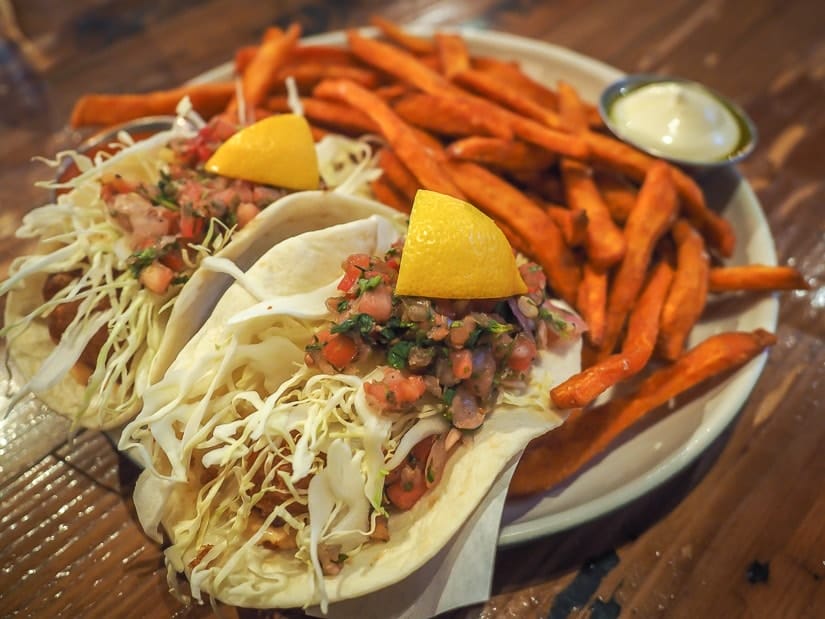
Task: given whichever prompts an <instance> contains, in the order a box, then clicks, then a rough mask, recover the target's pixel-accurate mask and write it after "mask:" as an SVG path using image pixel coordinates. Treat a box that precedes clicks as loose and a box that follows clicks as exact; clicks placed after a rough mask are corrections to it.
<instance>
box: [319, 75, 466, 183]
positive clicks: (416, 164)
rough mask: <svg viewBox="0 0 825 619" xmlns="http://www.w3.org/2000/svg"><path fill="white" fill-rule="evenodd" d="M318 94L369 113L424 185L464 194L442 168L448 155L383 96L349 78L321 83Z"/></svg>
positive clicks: (405, 163) (323, 97) (402, 159)
mask: <svg viewBox="0 0 825 619" xmlns="http://www.w3.org/2000/svg"><path fill="white" fill-rule="evenodd" d="M314 94H315V95H316V96H318V97H320V98H322V99H325V98H328V99H337V100H339V101H344V102H346V103H347V104H349V105H351V106H352V107H354V108H357V109H360V110H362V111H363V112H364V113H365V114H366V115H367V116H369V117H370V118H371V119H372V121H373V122H374V123H375V124H376V125H378V128H379V129H380V131H381V135H383V136H384V138H385V139H386V140H387V141H388V142H389V143H390V145H391V146H392V148H393V150H394V151H395V154H396V155H398V158H399V159H401V161H403V162H404V165H406V166H407V168H409V170H410V171H411V172H412V173H413V174H414V175H415V177H416V178H417V179H418V181H419V183H421V186H422V187H424V188H426V189H432V190H433V191H439V192H441V193H445V194H448V195H451V196H455V197H457V198H463V197H464V194H463V193H462V192H461V191H460V190H459V188H458V187H457V186H456V184H455V183H454V182H453V181H452V180H451V179H450V177H449V176H448V175H447V174H446V173H445V172H444V170H443V168H442V162H441V161H440V159H444V160H446V159H447V157H446V155H444V154H443V152H441V153H438V152H433V151H431V150H430V149H428V148H427V147H426V146H424V145H423V144H422V143H421V142H420V141H419V140H418V138H417V137H416V134H415V133H414V131H413V129H412V127H410V126H409V125H407V123H405V122H404V121H403V120H401V118H399V117H398V115H397V114H396V113H395V112H393V111H392V109H391V108H390V107H389V106H388V105H387V104H386V103H385V102H384V101H383V100H382V99H381V98H380V97H377V96H375V95H374V94H373V93H371V92H370V91H368V90H366V89H364V88H361V87H360V86H359V85H358V84H355V83H354V82H350V81H348V80H325V81H323V82H321V83H320V84H318V86H317V87H316V88H315V92H314Z"/></svg>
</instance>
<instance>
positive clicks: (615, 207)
mask: <svg viewBox="0 0 825 619" xmlns="http://www.w3.org/2000/svg"><path fill="white" fill-rule="evenodd" d="M593 180H594V181H595V182H596V187H598V189H599V193H600V194H601V196H602V199H603V200H604V203H605V204H606V205H607V209H608V210H609V211H610V216H611V217H613V221H615V222H616V223H619V224H623V223H624V222H626V221H627V217H628V215H630V211H631V210H633V207H634V206H635V205H636V199H637V197H638V195H639V189H638V187H636V186H635V185H634V184H633V183H631V182H630V181H629V180H627V179H626V178H625V177H623V176H620V175H618V174H614V173H612V172H607V171H605V170H599V169H596V170H594V173H593Z"/></svg>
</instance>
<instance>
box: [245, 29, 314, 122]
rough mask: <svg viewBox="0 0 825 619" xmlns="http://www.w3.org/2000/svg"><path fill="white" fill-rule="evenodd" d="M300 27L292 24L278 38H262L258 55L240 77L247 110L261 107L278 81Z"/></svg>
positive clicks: (295, 41) (295, 42)
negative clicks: (279, 71)
mask: <svg viewBox="0 0 825 619" xmlns="http://www.w3.org/2000/svg"><path fill="white" fill-rule="evenodd" d="M300 36H301V27H300V26H299V25H298V24H292V25H291V26H290V27H289V28H287V30H286V32H285V33H283V35H280V36H266V35H265V36H264V41H263V43H261V46H260V47H259V48H258V53H256V54H255V56H253V58H252V60H250V61H249V64H248V65H247V67H246V69H245V70H244V72H243V77H242V90H243V96H244V103H245V105H246V106H247V107H248V108H249V109H253V108H256V107H258V106H260V105H263V103H264V101H265V100H266V97H267V95H268V94H269V91H270V90H272V87H273V86H274V85H275V83H277V81H278V77H277V76H278V70H279V69H280V68H281V67H282V66H283V64H284V63H285V62H286V60H287V58H288V57H289V54H290V52H291V51H292V49H293V48H294V47H295V45H296V44H297V43H298V39H299V38H300Z"/></svg>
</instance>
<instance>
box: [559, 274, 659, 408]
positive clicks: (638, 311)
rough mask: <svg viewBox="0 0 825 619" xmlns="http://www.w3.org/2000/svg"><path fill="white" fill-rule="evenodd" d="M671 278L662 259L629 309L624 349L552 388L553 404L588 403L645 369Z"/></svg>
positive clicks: (576, 405)
mask: <svg viewBox="0 0 825 619" xmlns="http://www.w3.org/2000/svg"><path fill="white" fill-rule="evenodd" d="M672 279H673V269H671V268H670V265H669V264H668V263H667V262H659V263H658V264H657V265H656V266H655V267H654V268H653V271H652V273H651V276H650V278H649V279H648V282H647V284H646V285H645V287H644V289H643V290H642V292H641V294H640V295H639V299H638V300H637V302H636V304H635V305H634V307H633V311H632V312H631V313H630V319H629V321H628V329H627V336H626V337H625V340H624V344H623V345H622V351H621V352H620V353H618V354H615V355H610V356H609V357H607V358H605V359H602V360H601V361H598V362H597V363H595V364H594V365H591V366H590V367H588V368H587V369H586V370H584V371H582V372H579V373H578V374H575V375H574V376H571V377H570V378H568V379H567V380H566V381H564V382H563V383H561V384H560V385H558V386H556V387H555V388H554V389H552V390H551V391H550V398H551V399H552V400H553V404H555V405H556V406H557V407H559V408H562V409H566V408H581V407H585V406H587V405H588V404H590V403H591V402H593V400H595V399H596V398H597V397H599V395H601V394H602V393H604V392H605V391H606V390H607V389H609V388H610V387H612V386H614V385H616V384H618V383H619V382H621V381H624V380H627V379H628V378H631V377H632V376H635V375H636V374H638V373H639V372H641V371H642V369H644V367H645V366H646V365H647V363H648V361H650V357H651V355H652V354H653V350H654V348H655V347H656V338H657V335H658V333H659V314H660V313H661V311H662V306H663V305H664V302H665V297H666V296H667V294H668V290H669V289H670V286H671V281H672Z"/></svg>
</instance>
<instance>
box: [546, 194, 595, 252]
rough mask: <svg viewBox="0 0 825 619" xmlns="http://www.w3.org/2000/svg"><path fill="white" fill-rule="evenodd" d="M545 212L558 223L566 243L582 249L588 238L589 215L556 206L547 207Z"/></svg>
mask: <svg viewBox="0 0 825 619" xmlns="http://www.w3.org/2000/svg"><path fill="white" fill-rule="evenodd" d="M544 210H545V211H546V212H547V214H548V215H550V218H551V219H552V220H553V221H554V222H556V225H557V226H558V227H559V230H561V234H562V236H563V237H564V242H565V243H567V245H568V246H570V247H581V246H582V245H584V242H585V239H586V238H587V213H585V212H584V211H573V210H571V209H569V208H566V207H564V206H558V205H554V204H548V205H545V207H544Z"/></svg>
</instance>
